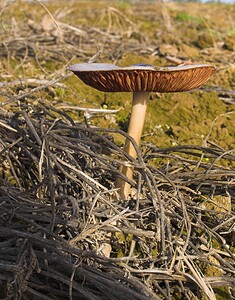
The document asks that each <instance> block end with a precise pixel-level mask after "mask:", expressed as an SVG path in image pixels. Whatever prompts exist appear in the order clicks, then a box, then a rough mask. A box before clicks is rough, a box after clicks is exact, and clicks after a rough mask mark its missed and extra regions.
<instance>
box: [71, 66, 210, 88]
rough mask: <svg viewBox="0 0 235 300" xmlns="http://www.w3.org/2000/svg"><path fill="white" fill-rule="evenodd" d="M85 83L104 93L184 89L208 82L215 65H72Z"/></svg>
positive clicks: (74, 71)
mask: <svg viewBox="0 0 235 300" xmlns="http://www.w3.org/2000/svg"><path fill="white" fill-rule="evenodd" d="M69 70H70V71H72V72H73V73H74V74H76V75H77V76H78V77H79V78H80V79H81V80H82V81H83V82H84V83H85V84H87V85H89V86H91V87H93V88H95V89H97V90H100V91H103V92H140V91H142V92H143V91H144V92H182V91H188V90H192V89H195V88H198V87H199V86H201V85H202V84H204V83H205V82H207V81H208V79H209V78H210V76H211V75H212V74H213V73H214V72H215V70H216V68H215V67H214V66H211V65H206V64H204V65H197V64H196V65H181V66H176V67H155V66H152V65H132V66H129V67H124V68H121V67H119V66H116V65H112V64H100V63H81V64H75V65H71V66H69Z"/></svg>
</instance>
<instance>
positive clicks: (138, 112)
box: [116, 92, 149, 199]
mask: <svg viewBox="0 0 235 300" xmlns="http://www.w3.org/2000/svg"><path fill="white" fill-rule="evenodd" d="M148 98H149V92H134V93H133V100H132V109H131V118H130V123H129V128H128V134H129V135H130V136H131V137H132V138H133V139H134V140H135V141H136V144H137V145H138V146H139V144H140V139H141V135H142V131H143V127H144V120H145V113H146V108H147V100H148ZM125 151H126V153H128V154H129V155H131V156H132V157H133V158H136V157H137V153H136V151H135V148H134V147H133V145H132V143H131V142H130V141H129V140H127V141H126V145H125ZM121 172H122V174H123V175H125V176H126V177H127V178H129V179H130V180H131V179H132V177H133V168H132V167H127V166H123V167H122V168H121ZM116 187H117V188H120V191H119V195H120V197H121V198H124V199H127V198H128V196H129V192H130V185H129V184H128V183H127V182H125V181H124V180H123V179H120V178H119V179H117V181H116Z"/></svg>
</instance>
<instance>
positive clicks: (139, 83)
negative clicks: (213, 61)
mask: <svg viewBox="0 0 235 300" xmlns="http://www.w3.org/2000/svg"><path fill="white" fill-rule="evenodd" d="M215 69H216V68H215V67H214V66H211V65H207V64H195V65H180V66H176V67H155V66H153V65H146V64H138V65H131V66H129V67H124V68H121V67H119V66H116V65H113V64H102V63H81V64H75V65H71V66H69V70H70V71H72V72H73V73H74V74H76V75H77V76H78V77H79V78H80V79H81V80H82V81H83V82H84V83H85V84H87V85H89V86H91V87H93V88H95V89H97V90H99V91H103V92H133V99H132V109H131V117H130V123H129V128H128V134H129V135H130V136H131V137H132V138H133V139H134V140H135V142H136V144H137V145H138V146H139V144H140V139H141V135H142V130H143V125H144V119H145V112H146V108H147V100H148V98H149V93H150V92H181V91H188V90H192V89H195V88H198V87H199V86H201V85H202V84H204V83H205V82H207V80H208V79H209V78H210V76H211V75H212V74H213V73H214V71H215ZM125 151H126V153H128V154H129V155H131V156H132V157H133V158H136V157H137V153H136V151H135V149H134V147H133V145H132V143H131V142H130V141H129V140H127V141H126V145H125ZM121 172H122V174H123V175H125V176H127V178H129V179H130V180H131V179H132V176H133V168H132V167H129V166H123V167H122V170H121ZM116 187H118V188H120V192H119V195H120V197H122V198H125V199H126V198H128V196H129V191H130V185H129V184H128V183H127V182H126V181H124V180H122V179H120V178H119V179H117V181H116Z"/></svg>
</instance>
